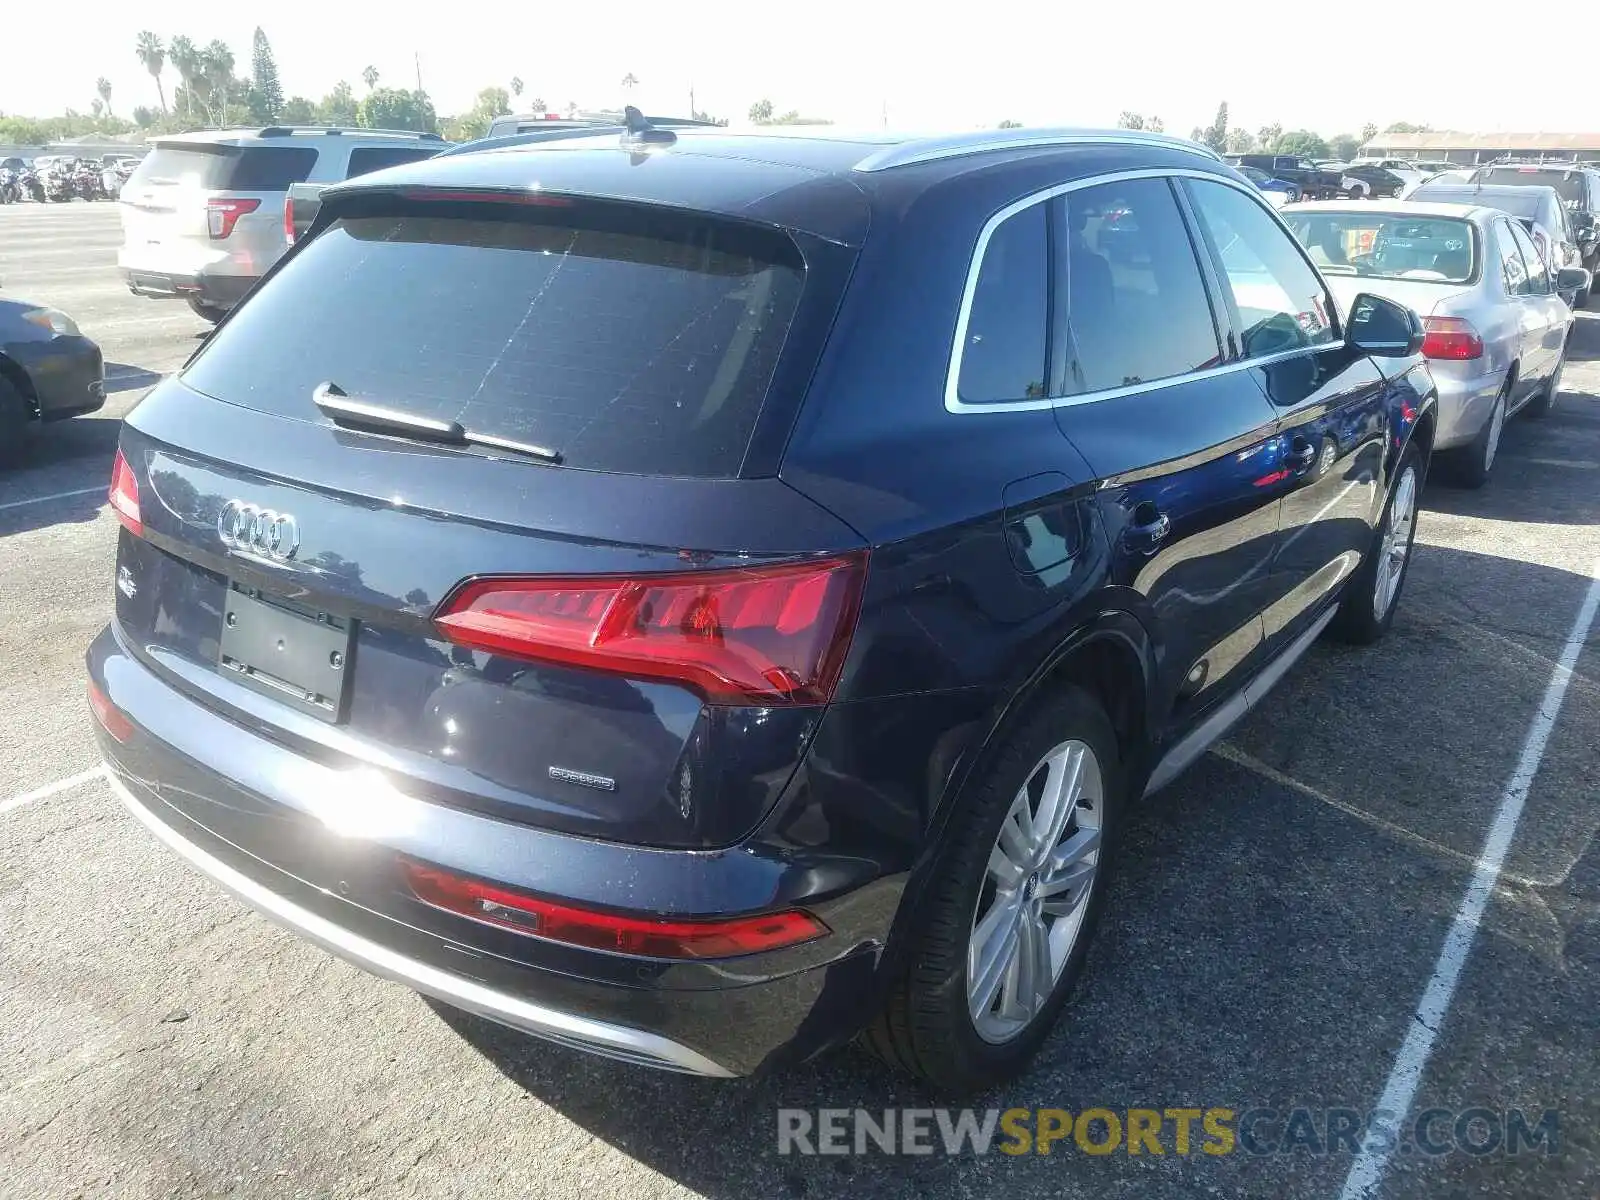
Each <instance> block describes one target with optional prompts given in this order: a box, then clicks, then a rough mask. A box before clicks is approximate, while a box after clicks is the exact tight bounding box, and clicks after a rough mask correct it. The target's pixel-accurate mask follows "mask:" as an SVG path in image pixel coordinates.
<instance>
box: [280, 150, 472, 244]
mask: <svg viewBox="0 0 1600 1200" xmlns="http://www.w3.org/2000/svg"><path fill="white" fill-rule="evenodd" d="M441 150H442V147H440V146H438V145H426V146H415V145H406V144H401V145H394V146H357V147H354V148H352V149H351V151H350V157H349V159H348V160H347V162H346V164H345V174H344V178H345V179H355V178H357V177H359V176H361V175H369V174H371V173H372V172H373V171H382V170H384V169H385V168H387V167H394V166H399V165H400V164H401V163H408V162H416V161H417V160H418V159H419V158H431V157H433V156H434V155H435V154H438V153H440V151H441ZM338 182H340V180H323V181H320V182H315V183H292V184H290V185H289V190H288V193H287V194H286V195H285V197H284V202H283V234H284V239H285V241H286V243H287V244H289V245H291V246H292V245H293V244H294V243H295V241H296V240H297V239H299V238H301V237H304V236H305V233H306V230H308V229H310V228H311V223H312V222H313V221H314V220H316V219H317V211H318V210H319V209H320V208H321V207H322V192H323V190H324V189H325V188H328V187H331V186H333V184H335V183H338Z"/></svg>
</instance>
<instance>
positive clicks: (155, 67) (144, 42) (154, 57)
mask: <svg viewBox="0 0 1600 1200" xmlns="http://www.w3.org/2000/svg"><path fill="white" fill-rule="evenodd" d="M134 53H135V54H137V55H138V56H139V64H140V65H141V66H142V67H144V69H145V70H146V71H149V72H150V78H151V79H154V80H155V81H156V95H157V96H159V97H161V111H162V113H163V114H165V113H166V111H167V89H166V88H164V87H162V86H161V70H162V68H163V67H165V66H166V65H167V48H166V47H165V46H164V45H162V44H161V39H160V38H159V37H157V36H156V35H155V34H153V33H151V32H150V31H149V30H148V29H146V30H145V31H144V32H143V33H141V34H140V35H139V40H138V42H137V44H136V46H135V49H134Z"/></svg>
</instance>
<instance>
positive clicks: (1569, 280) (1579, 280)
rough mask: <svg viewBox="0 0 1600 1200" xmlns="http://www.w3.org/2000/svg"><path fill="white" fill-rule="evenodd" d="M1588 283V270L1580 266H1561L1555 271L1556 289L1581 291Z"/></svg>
mask: <svg viewBox="0 0 1600 1200" xmlns="http://www.w3.org/2000/svg"><path fill="white" fill-rule="evenodd" d="M1588 283H1589V272H1587V271H1585V270H1584V269H1583V268H1582V267H1562V268H1561V270H1559V271H1557V272H1556V291H1558V292H1581V291H1583V289H1584V288H1585V287H1587V286H1588Z"/></svg>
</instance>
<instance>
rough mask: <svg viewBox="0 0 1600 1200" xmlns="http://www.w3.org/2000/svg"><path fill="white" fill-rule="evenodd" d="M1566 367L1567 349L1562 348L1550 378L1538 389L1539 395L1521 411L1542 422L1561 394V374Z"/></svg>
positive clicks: (1553, 408) (1552, 409)
mask: <svg viewBox="0 0 1600 1200" xmlns="http://www.w3.org/2000/svg"><path fill="white" fill-rule="evenodd" d="M1566 366H1567V348H1566V346H1562V347H1561V357H1560V358H1559V359H1557V360H1556V369H1555V370H1554V371H1552V372H1551V373H1550V378H1549V379H1548V380H1546V381H1545V385H1544V387H1543V388H1542V389H1540V391H1539V394H1538V395H1537V396H1535V397H1534V398H1533V399H1532V400H1529V401H1528V404H1527V407H1526V408H1524V409H1523V411H1524V412H1526V413H1527V414H1528V415H1529V416H1530V417H1533V418H1534V419H1535V420H1542V419H1543V418H1545V417H1548V416H1549V415H1550V414H1551V412H1553V411H1554V410H1555V407H1556V397H1557V396H1558V395H1559V394H1560V392H1561V372H1562V371H1564V370H1566Z"/></svg>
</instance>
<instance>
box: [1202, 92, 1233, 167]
mask: <svg viewBox="0 0 1600 1200" xmlns="http://www.w3.org/2000/svg"><path fill="white" fill-rule="evenodd" d="M1200 140H1201V141H1202V142H1204V143H1205V144H1206V145H1208V146H1210V147H1211V148H1212V149H1213V150H1215V151H1216V152H1217V153H1218V154H1221V153H1222V152H1223V151H1224V150H1226V149H1227V148H1228V102H1227V101H1226V100H1224V101H1223V102H1222V103H1221V104H1219V105H1217V116H1216V119H1215V120H1214V121H1212V122H1211V124H1210V125H1209V126H1207V127H1206V128H1205V129H1204V130H1203V131H1202V132H1201V134H1200Z"/></svg>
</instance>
